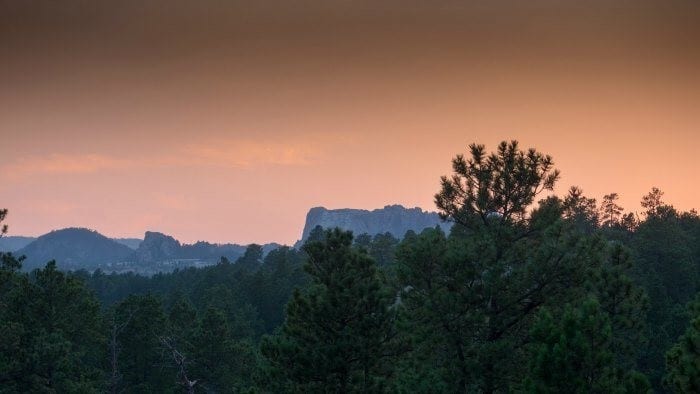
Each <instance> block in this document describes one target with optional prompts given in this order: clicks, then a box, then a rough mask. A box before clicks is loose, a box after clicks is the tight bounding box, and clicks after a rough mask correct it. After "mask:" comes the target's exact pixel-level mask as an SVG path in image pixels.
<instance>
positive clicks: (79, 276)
mask: <svg viewBox="0 0 700 394" xmlns="http://www.w3.org/2000/svg"><path fill="white" fill-rule="evenodd" d="M469 153H470V157H469V158H465V157H463V156H461V155H460V156H457V157H456V158H455V159H454V160H453V163H452V164H453V170H454V174H453V175H452V176H450V177H443V178H442V183H441V190H440V192H439V193H438V194H437V195H436V196H435V201H436V204H437V207H438V209H439V210H440V215H441V216H442V217H443V218H444V219H446V220H450V221H453V222H455V223H456V225H455V226H453V227H452V229H451V231H450V233H449V234H445V233H443V232H442V231H441V230H440V229H439V228H435V229H426V230H424V231H422V232H421V233H419V234H416V233H415V232H413V231H409V232H407V233H406V234H405V236H404V238H403V240H401V241H399V240H397V239H396V238H394V236H392V235H391V234H388V233H387V234H378V235H374V236H370V235H368V234H361V235H359V236H358V237H357V238H356V239H355V243H354V244H353V240H352V235H351V234H350V233H347V232H342V231H340V230H338V229H336V230H323V229H322V228H320V227H317V228H315V229H314V230H312V231H311V233H310V234H309V237H308V241H307V244H306V245H305V246H304V247H303V249H302V250H296V249H293V248H289V247H281V248H278V249H276V250H273V251H271V252H270V253H268V254H267V255H266V256H265V257H264V258H263V251H262V248H261V247H260V246H258V245H251V246H250V247H248V249H247V250H246V252H245V254H244V255H243V256H242V257H240V258H239V259H238V260H237V261H236V262H234V263H232V262H230V261H229V260H228V259H226V258H222V259H221V261H220V262H219V263H218V264H216V265H214V266H210V267H205V268H201V269H195V268H188V269H184V270H176V271H174V272H172V273H168V274H157V275H154V276H152V277H143V276H139V275H134V274H120V275H117V274H106V273H104V272H102V271H100V270H96V271H94V272H92V273H88V272H87V271H78V272H73V273H62V272H59V271H57V269H56V266H55V264H54V263H49V264H47V265H46V267H45V268H43V269H40V270H36V271H34V272H32V273H30V274H27V273H21V272H20V269H21V267H22V257H17V256H13V255H12V254H10V253H0V392H3V393H4V392H8V393H14V392H112V393H117V392H133V393H139V392H143V393H145V392H159V393H176V392H183V391H187V392H275V393H276V392H299V393H301V392H304V393H306V392H342V393H344V392H400V393H414V392H421V393H437V392H440V393H442V392H480V393H493V392H523V391H525V392H533V393H554V392H573V393H576V392H586V393H588V392H591V393H597V392H599V393H603V392H605V393H608V392H611V393H643V392H649V391H650V387H653V389H654V390H655V391H656V392H665V391H666V390H673V391H676V392H696V391H700V372H699V371H700V367H699V366H700V351H699V350H698V349H700V298H697V297H699V296H698V295H697V292H698V289H700V265H699V264H698V263H700V217H698V215H697V212H695V211H690V212H678V211H676V210H675V209H674V208H673V207H672V206H669V205H666V204H664V202H663V201H662V196H663V192H661V191H660V190H659V189H657V188H653V189H652V190H651V192H650V193H649V194H647V195H646V196H644V197H643V198H642V208H644V212H643V214H642V220H639V219H638V217H637V216H636V215H635V214H634V213H628V214H626V215H622V212H623V209H622V207H620V206H618V205H617V199H618V196H617V194H615V193H612V194H609V195H606V196H605V197H604V199H603V201H602V204H601V206H600V207H598V206H597V204H596V200H595V199H592V198H587V197H585V196H584V195H583V192H582V191H581V189H579V188H577V187H572V188H571V189H569V191H568V194H567V195H566V196H565V197H564V198H563V199H559V198H557V197H554V196H549V197H546V198H544V199H542V200H540V201H539V202H537V203H535V201H536V198H537V196H538V195H539V193H541V192H542V191H546V190H552V189H553V187H554V184H555V182H556V181H557V179H558V176H559V173H558V171H556V170H555V169H554V168H553V162H552V159H551V158H550V157H549V156H547V155H544V154H542V153H539V152H537V151H535V150H533V149H530V150H527V151H521V150H520V149H519V147H518V144H517V142H515V141H512V142H503V143H501V144H500V145H499V146H498V149H497V150H496V152H494V153H492V154H487V153H486V152H485V148H484V146H482V145H471V146H470V152H469ZM6 215H7V211H6V210H0V224H2V222H3V220H4V219H5V217H6ZM5 232H6V226H0V236H2V235H3V234H4V233H5ZM88 289H90V290H92V291H93V292H94V293H92V292H91V291H90V290H88ZM93 294H94V295H93ZM693 298H696V301H694V302H693V303H691V304H690V311H688V310H686V308H685V305H686V303H688V302H689V301H691V300H692V299H693ZM98 300H99V302H98ZM100 304H102V308H101V309H100ZM684 332H685V333H684ZM669 349H670V350H669ZM664 360H665V361H666V365H664ZM665 366H666V368H667V369H666V377H665V380H664V381H665V383H666V385H665V386H663V385H662V384H661V382H662V377H663V375H664V367H665ZM637 371H641V372H637Z"/></svg>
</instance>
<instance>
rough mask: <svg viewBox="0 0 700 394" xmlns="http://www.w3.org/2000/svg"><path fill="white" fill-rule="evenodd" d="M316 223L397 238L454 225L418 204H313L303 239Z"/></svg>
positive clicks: (447, 228) (324, 226)
mask: <svg viewBox="0 0 700 394" xmlns="http://www.w3.org/2000/svg"><path fill="white" fill-rule="evenodd" d="M316 226H321V227H323V228H333V227H340V228H342V229H343V230H350V231H352V232H353V233H354V234H355V235H358V234H362V233H367V234H370V235H374V234H380V233H386V232H389V233H391V234H392V235H394V236H395V237H397V238H401V237H403V236H404V234H405V233H406V231H408V230H413V231H416V232H420V231H422V230H424V229H425V228H428V227H435V226H440V227H442V229H443V230H444V231H448V230H449V227H450V226H451V224H450V223H445V222H443V221H442V220H440V217H439V216H438V214H437V213H435V212H426V211H423V210H422V209H421V208H418V207H416V208H405V207H403V206H402V205H387V206H385V207H384V208H381V209H375V210H372V211H369V210H365V209H347V208H346V209H326V208H324V207H314V208H311V209H310V210H309V212H308V213H307V215H306V223H305V225H304V230H303V232H302V242H303V241H305V240H306V239H307V238H308V236H309V233H310V232H311V230H313V229H314V227H316Z"/></svg>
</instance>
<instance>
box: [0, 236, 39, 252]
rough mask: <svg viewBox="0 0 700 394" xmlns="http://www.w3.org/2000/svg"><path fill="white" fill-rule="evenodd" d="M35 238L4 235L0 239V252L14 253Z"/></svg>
mask: <svg viewBox="0 0 700 394" xmlns="http://www.w3.org/2000/svg"><path fill="white" fill-rule="evenodd" d="M35 239H36V238H34V237H20V236H8V235H5V236H3V237H2V238H0V252H16V251H18V250H20V249H22V248H23V247H25V246H27V245H29V244H30V243H31V242H32V241H34V240H35Z"/></svg>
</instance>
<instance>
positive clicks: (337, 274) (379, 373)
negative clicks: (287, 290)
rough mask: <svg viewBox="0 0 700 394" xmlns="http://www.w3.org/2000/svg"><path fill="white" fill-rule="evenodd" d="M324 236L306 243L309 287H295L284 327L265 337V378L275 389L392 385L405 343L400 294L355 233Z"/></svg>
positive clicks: (379, 388)
mask: <svg viewBox="0 0 700 394" xmlns="http://www.w3.org/2000/svg"><path fill="white" fill-rule="evenodd" d="M323 238H324V240H322V241H312V242H309V243H307V244H306V245H305V246H304V250H305V251H306V252H307V253H308V255H309V260H308V263H307V265H306V270H307V272H308V273H309V275H310V276H311V278H312V282H311V284H310V286H309V287H307V288H306V289H305V290H304V291H299V290H297V291H295V292H294V296H293V298H292V300H291V301H290V303H289V304H288V305H287V320H286V321H285V323H284V325H283V326H282V330H281V332H280V333H279V334H278V335H276V336H273V337H267V338H264V339H263V342H262V344H261V352H262V354H263V356H264V357H265V358H266V360H267V362H268V365H269V367H268V368H269V370H268V372H267V373H268V379H267V381H266V382H265V383H266V385H267V386H268V388H269V389H270V390H272V391H275V392H277V391H291V392H329V391H333V392H356V391H361V392H368V391H369V392H377V391H383V390H386V389H387V387H388V384H389V383H390V382H389V378H390V376H391V374H392V369H393V366H394V363H395V360H394V359H395V358H396V357H397V356H398V354H399V353H400V351H401V350H402V349H401V342H400V340H399V337H398V332H397V330H396V327H395V324H394V322H395V319H396V309H395V307H394V306H393V304H394V301H395V300H394V297H393V295H392V294H391V293H390V292H389V291H388V287H387V286H386V281H385V279H384V278H383V276H382V275H381V273H380V272H379V271H378V270H377V268H376V265H375V263H374V261H373V260H372V259H371V258H370V257H369V256H367V255H366V254H365V253H364V251H361V250H357V249H354V248H352V234H351V233H348V232H342V231H340V230H338V229H335V230H328V231H326V233H325V237H323Z"/></svg>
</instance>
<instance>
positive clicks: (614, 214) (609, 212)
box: [600, 193, 624, 227]
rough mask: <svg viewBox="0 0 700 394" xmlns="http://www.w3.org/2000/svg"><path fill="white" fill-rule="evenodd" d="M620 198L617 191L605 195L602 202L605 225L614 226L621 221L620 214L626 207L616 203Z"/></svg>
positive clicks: (601, 208)
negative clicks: (623, 207)
mask: <svg viewBox="0 0 700 394" xmlns="http://www.w3.org/2000/svg"><path fill="white" fill-rule="evenodd" d="M619 198H620V196H618V195H617V193H610V194H606V195H605V196H604V197H603V202H602V203H601V204H600V215H601V218H602V220H603V223H602V224H603V226H604V227H613V226H615V225H617V224H619V223H620V215H622V211H624V209H622V207H621V206H619V205H617V203H616V201H617V200H618V199H619Z"/></svg>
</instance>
